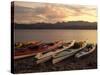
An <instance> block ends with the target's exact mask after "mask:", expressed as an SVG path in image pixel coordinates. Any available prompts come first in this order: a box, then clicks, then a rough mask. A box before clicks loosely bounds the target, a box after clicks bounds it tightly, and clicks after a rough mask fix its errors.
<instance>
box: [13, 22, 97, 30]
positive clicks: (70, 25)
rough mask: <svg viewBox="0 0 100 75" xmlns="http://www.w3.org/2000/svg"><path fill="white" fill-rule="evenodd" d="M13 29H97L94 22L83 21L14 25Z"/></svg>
mask: <svg viewBox="0 0 100 75" xmlns="http://www.w3.org/2000/svg"><path fill="white" fill-rule="evenodd" d="M14 25H15V29H97V23H96V22H84V21H69V22H62V23H60V22H58V23H55V24H51V23H36V24H17V23H15V24H14Z"/></svg>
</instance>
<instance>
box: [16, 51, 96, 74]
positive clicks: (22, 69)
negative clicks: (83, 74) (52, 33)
mask: <svg viewBox="0 0 100 75" xmlns="http://www.w3.org/2000/svg"><path fill="white" fill-rule="evenodd" d="M83 69H97V49H96V50H95V51H94V52H93V53H91V54H89V55H87V56H84V57H82V58H80V59H76V58H75V57H74V56H72V57H69V58H67V59H65V60H63V61H61V62H59V63H57V64H52V62H51V61H50V60H49V61H48V62H45V63H41V64H38V65H36V64H35V62H34V60H33V57H27V58H24V59H19V60H15V61H14V73H35V72H51V71H68V70H83Z"/></svg>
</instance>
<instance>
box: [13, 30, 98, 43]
mask: <svg viewBox="0 0 100 75" xmlns="http://www.w3.org/2000/svg"><path fill="white" fill-rule="evenodd" d="M34 40H36V41H44V42H52V41H58V40H64V41H71V40H76V41H87V42H90V43H97V30H65V29H64V30H63V29H62V30H61V29H60V30H59V29H55V30H54V29H41V30H39V29H33V30H32V29H31V30H25V29H22V30H21V29H15V30H14V41H15V42H24V41H34Z"/></svg>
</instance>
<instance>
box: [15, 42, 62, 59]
mask: <svg viewBox="0 0 100 75" xmlns="http://www.w3.org/2000/svg"><path fill="white" fill-rule="evenodd" d="M62 44H63V42H62V41H57V42H54V43H47V44H44V43H40V42H38V43H36V45H34V44H33V45H32V44H31V45H28V46H26V47H25V48H19V49H15V50H14V59H21V58H25V57H29V56H35V55H36V54H37V53H45V52H49V51H51V50H55V49H57V48H58V47H61V46H62Z"/></svg>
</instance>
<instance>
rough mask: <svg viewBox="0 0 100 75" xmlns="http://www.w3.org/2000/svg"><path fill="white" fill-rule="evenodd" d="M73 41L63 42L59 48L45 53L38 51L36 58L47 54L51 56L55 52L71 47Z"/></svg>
mask: <svg viewBox="0 0 100 75" xmlns="http://www.w3.org/2000/svg"><path fill="white" fill-rule="evenodd" d="M74 43H75V40H73V41H71V42H64V44H63V45H62V47H61V48H60V49H57V50H52V51H50V52H47V53H38V54H37V55H36V56H35V57H36V58H37V59H42V58H45V57H49V56H50V57H51V56H53V55H55V54H56V53H59V52H61V51H64V50H67V49H69V48H70V47H72V46H73V45H74Z"/></svg>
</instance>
